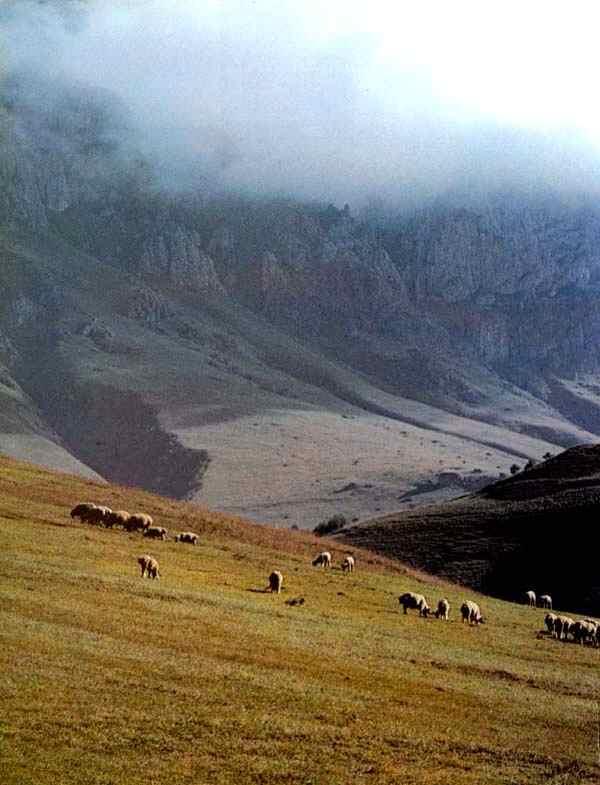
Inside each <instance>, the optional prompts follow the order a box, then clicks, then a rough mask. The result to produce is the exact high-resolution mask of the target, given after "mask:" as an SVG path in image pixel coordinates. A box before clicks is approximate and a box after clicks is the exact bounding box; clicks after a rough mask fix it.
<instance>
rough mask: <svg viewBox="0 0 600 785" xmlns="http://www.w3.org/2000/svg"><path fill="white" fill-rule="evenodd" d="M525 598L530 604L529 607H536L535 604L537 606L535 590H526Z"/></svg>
mask: <svg viewBox="0 0 600 785" xmlns="http://www.w3.org/2000/svg"><path fill="white" fill-rule="evenodd" d="M525 598H526V600H527V603H528V604H529V607H530V608H535V606H536V597H535V592H534V591H531V589H530V590H529V591H526V592H525Z"/></svg>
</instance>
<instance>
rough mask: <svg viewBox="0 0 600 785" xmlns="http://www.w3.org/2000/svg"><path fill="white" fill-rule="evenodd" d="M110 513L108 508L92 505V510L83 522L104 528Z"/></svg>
mask: <svg viewBox="0 0 600 785" xmlns="http://www.w3.org/2000/svg"><path fill="white" fill-rule="evenodd" d="M111 512H112V510H111V509H110V507H102V506H99V505H94V509H93V510H90V511H89V513H88V514H87V516H86V519H85V520H86V522H87V523H92V524H94V526H102V525H104V526H106V525H107V521H108V518H109V515H110V514H111Z"/></svg>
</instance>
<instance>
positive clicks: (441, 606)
mask: <svg viewBox="0 0 600 785" xmlns="http://www.w3.org/2000/svg"><path fill="white" fill-rule="evenodd" d="M449 614H450V603H449V602H448V600H447V599H446V598H445V597H442V599H441V600H439V601H438V604H437V610H436V612H435V615H436V618H438V619H443V620H444V621H448V616H449Z"/></svg>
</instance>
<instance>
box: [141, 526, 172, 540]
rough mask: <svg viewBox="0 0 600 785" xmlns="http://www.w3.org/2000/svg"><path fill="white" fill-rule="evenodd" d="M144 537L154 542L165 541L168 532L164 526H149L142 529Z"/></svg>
mask: <svg viewBox="0 0 600 785" xmlns="http://www.w3.org/2000/svg"><path fill="white" fill-rule="evenodd" d="M144 537H151V538H152V539H155V540H166V539H167V537H168V532H167V530H166V529H165V527H164V526H149V527H148V528H147V529H144Z"/></svg>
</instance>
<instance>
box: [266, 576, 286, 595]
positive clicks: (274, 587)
mask: <svg viewBox="0 0 600 785" xmlns="http://www.w3.org/2000/svg"><path fill="white" fill-rule="evenodd" d="M282 587H283V575H282V574H281V573H280V572H279V570H273V572H272V573H271V574H270V575H269V590H270V591H271V592H276V593H277V594H280V593H281V589H282Z"/></svg>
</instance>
